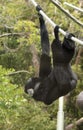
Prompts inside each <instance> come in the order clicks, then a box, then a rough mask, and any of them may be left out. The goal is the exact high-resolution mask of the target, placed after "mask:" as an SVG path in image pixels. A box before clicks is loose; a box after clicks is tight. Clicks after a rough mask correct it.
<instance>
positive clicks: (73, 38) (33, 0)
mask: <svg viewBox="0 0 83 130" xmlns="http://www.w3.org/2000/svg"><path fill="white" fill-rule="evenodd" d="M30 1H31V2H32V4H33V5H34V6H35V7H36V8H37V7H38V6H39V5H38V4H37V3H36V2H35V0H30ZM40 8H41V7H40ZM39 13H40V14H41V15H42V16H43V17H44V18H45V19H46V20H48V22H49V23H50V24H51V25H52V26H53V27H54V28H55V27H56V26H57V25H56V24H55V23H54V22H53V21H52V20H51V19H50V18H49V17H48V16H47V15H46V14H45V13H44V12H43V10H42V9H40V10H39ZM59 32H60V33H62V34H63V35H64V36H66V32H65V31H64V30H62V29H61V28H59ZM71 40H73V41H75V42H77V43H79V44H81V45H83V41H81V40H79V39H77V38H76V37H71Z"/></svg>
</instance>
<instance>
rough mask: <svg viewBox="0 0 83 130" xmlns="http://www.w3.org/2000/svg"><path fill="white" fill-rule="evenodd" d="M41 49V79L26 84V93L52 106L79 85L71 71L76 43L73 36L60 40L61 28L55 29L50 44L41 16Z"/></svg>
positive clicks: (40, 16) (30, 80) (34, 78)
mask: <svg viewBox="0 0 83 130" xmlns="http://www.w3.org/2000/svg"><path fill="white" fill-rule="evenodd" d="M39 22H40V35H41V48H42V54H41V57H40V69H39V77H32V78H30V79H29V80H28V81H27V83H26V84H25V89H24V91H25V93H28V94H30V95H31V96H32V97H33V98H34V99H35V100H36V101H41V102H43V103H45V104H47V105H50V104H51V103H53V101H55V100H56V99H58V98H59V97H61V96H64V95H66V94H68V93H69V92H70V91H72V90H73V89H74V88H75V87H76V84H77V76H76V74H75V73H74V72H73V71H72V69H71V60H72V58H73V56H74V53H75V43H74V41H72V40H71V36H72V35H73V34H70V35H68V37H66V36H65V37H64V40H63V43H61V41H60V40H59V27H58V26H56V27H55V28H54V36H55V38H54V40H53V42H52V44H51V50H52V62H53V64H52V63H51V56H50V43H49V37H48V32H47V29H46V25H45V21H44V19H43V16H42V15H41V14H40V15H39Z"/></svg>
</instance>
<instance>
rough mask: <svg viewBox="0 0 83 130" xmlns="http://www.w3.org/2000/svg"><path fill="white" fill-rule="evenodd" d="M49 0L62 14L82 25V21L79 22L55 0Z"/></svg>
mask: <svg viewBox="0 0 83 130" xmlns="http://www.w3.org/2000/svg"><path fill="white" fill-rule="evenodd" d="M51 1H52V3H53V4H54V5H55V6H56V7H57V8H59V9H60V10H61V11H62V12H63V13H64V14H66V15H67V16H68V17H69V18H71V19H72V20H73V21H74V22H75V23H77V24H78V25H80V26H81V27H83V23H81V22H80V21H79V20H78V19H76V18H75V17H74V16H72V15H71V14H70V13H69V12H68V11H66V10H65V9H64V8H62V7H61V6H60V5H59V4H58V3H57V2H56V1H55V0H51Z"/></svg>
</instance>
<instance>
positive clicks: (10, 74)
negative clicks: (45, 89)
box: [5, 70, 30, 76]
mask: <svg viewBox="0 0 83 130" xmlns="http://www.w3.org/2000/svg"><path fill="white" fill-rule="evenodd" d="M19 73H27V74H30V72H29V71H27V70H19V71H15V72H12V73H9V74H7V75H5V76H12V75H15V74H19Z"/></svg>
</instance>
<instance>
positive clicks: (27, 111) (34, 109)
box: [0, 66, 55, 130]
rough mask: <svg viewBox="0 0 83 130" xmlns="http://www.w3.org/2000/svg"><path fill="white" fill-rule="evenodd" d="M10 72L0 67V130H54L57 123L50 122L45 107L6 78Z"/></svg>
mask: <svg viewBox="0 0 83 130" xmlns="http://www.w3.org/2000/svg"><path fill="white" fill-rule="evenodd" d="M10 72H11V70H6V69H4V68H2V67H1V66H0V77H1V78H0V130H16V129H18V130H39V129H41V130H50V129H51V130H54V127H55V122H54V121H51V120H50V115H49V114H48V113H47V112H46V110H44V105H43V104H40V103H36V102H34V100H33V99H31V97H29V96H27V95H25V94H24V92H23V88H19V87H18V85H15V84H14V85H13V84H12V83H11V79H9V77H8V76H6V75H7V74H8V73H10Z"/></svg>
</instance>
